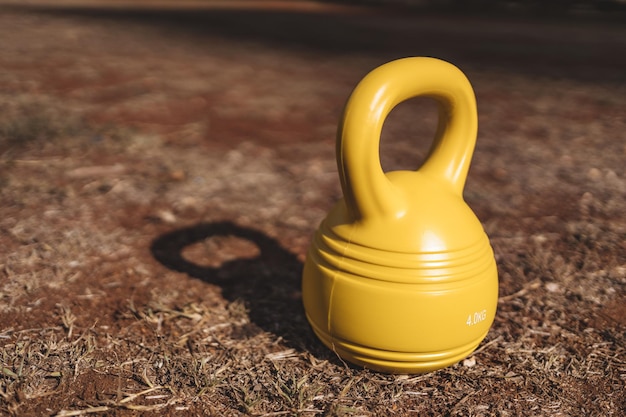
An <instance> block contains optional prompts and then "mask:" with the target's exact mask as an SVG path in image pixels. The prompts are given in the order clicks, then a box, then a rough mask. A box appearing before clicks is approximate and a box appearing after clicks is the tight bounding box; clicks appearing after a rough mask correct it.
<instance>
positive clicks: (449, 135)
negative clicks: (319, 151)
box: [336, 58, 478, 219]
mask: <svg viewBox="0 0 626 417" xmlns="http://www.w3.org/2000/svg"><path fill="white" fill-rule="evenodd" d="M418 96H423V97H431V98H433V99H435V100H436V101H437V102H438V104H439V124H438V128H437V133H436V134H435V138H434V141H433V144H432V146H431V148H430V151H429V154H428V156H427V158H426V160H425V162H424V163H423V164H422V166H421V167H420V168H419V170H418V171H419V172H420V173H422V174H425V175H428V176H429V177H431V178H432V179H434V180H439V181H441V182H442V183H443V184H448V185H449V186H450V187H451V189H452V190H453V191H454V192H455V193H457V194H459V195H460V196H462V194H463V187H464V186H465V180H466V178H467V173H468V170H469V165H470V160H471V158H472V154H473V152H474V146H475V144H476V134H477V130H478V117H477V113H476V99H475V97H474V91H473V90H472V87H471V85H470V83H469V81H468V79H467V78H466V77H465V75H464V74H463V73H462V72H461V71H460V70H459V69H458V68H457V67H455V66H454V65H452V64H450V63H448V62H445V61H442V60H439V59H435V58H403V59H399V60H396V61H392V62H389V63H387V64H385V65H382V66H380V67H378V68H376V69H375V70H373V71H372V72H370V73H369V74H368V75H367V76H365V78H363V80H362V81H361V82H360V83H359V84H358V85H357V87H356V88H355V89H354V92H353V93H352V95H351V96H350V98H349V100H348V102H347V104H346V107H345V110H344V113H343V117H342V120H341V123H340V124H339V130H338V132H337V153H336V154H337V165H338V169H339V177H340V180H341V187H342V190H343V194H344V199H345V201H346V205H347V208H348V210H349V211H350V212H351V214H352V215H353V217H354V218H355V219H363V218H372V217H380V216H384V217H387V216H394V217H397V216H400V215H401V214H402V213H403V212H404V211H406V209H407V207H406V204H407V202H406V201H404V198H403V197H402V193H401V192H400V190H398V189H397V188H396V187H395V186H394V185H393V184H392V183H391V182H390V181H389V180H388V179H387V177H386V175H385V173H384V172H383V169H382V166H381V164H380V153H379V146H380V135H381V132H382V127H383V123H384V121H385V119H386V118H387V116H388V115H389V113H390V112H391V110H392V109H393V108H394V107H395V106H396V105H398V104H399V103H401V102H403V101H405V100H408V99H410V98H413V97H418Z"/></svg>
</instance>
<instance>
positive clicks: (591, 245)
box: [0, 2, 626, 416]
mask: <svg viewBox="0 0 626 417" xmlns="http://www.w3.org/2000/svg"><path fill="white" fill-rule="evenodd" d="M39 3H41V2H39ZM68 3H76V2H68ZM83 3H85V2H83ZM100 3H102V2H100ZM248 3H251V2H248ZM256 3H257V4H261V3H262V2H256ZM57 4H58V3H57ZM142 4H143V5H144V6H145V4H146V3H145V2H142ZM264 4H265V6H267V5H268V2H265V3H264ZM265 6H264V7H260V8H261V9H264V10H259V7H257V6H255V7H252V6H250V5H248V6H246V7H247V8H244V9H239V10H236V9H231V10H217V9H212V8H210V7H207V6H206V4H205V6H203V7H202V8H196V7H195V6H193V5H192V6H189V7H184V8H183V7H181V8H179V9H171V8H170V9H168V10H161V9H159V8H158V7H156V8H155V7H142V8H132V7H130V8H128V7H122V8H117V9H111V8H106V7H104V8H103V7H100V8H98V7H96V8H84V7H78V6H70V7H60V8H59V7H55V8H41V7H33V8H26V9H15V8H4V9H0V39H1V41H0V186H1V188H0V199H1V200H0V201H1V203H0V345H1V349H0V356H1V361H2V363H1V366H2V372H1V373H0V414H1V415H20V416H30V415H32V416H41V415H56V416H71V415H83V414H93V415H119V416H130V415H140V414H142V415H152V414H154V415H182V416H184V415H216V416H231V415H233V416H234V415H258V416H262V415H266V416H279V415H301V416H314V415H327V416H358V415H366V416H391V415H398V416H401V415H416V416H417V415H420V416H427V415H432V416H439V415H451V416H483V415H485V416H491V415H493V416H496V415H497V416H517V415H520V416H526V415H533V416H535V415H546V416H583V415H584V416H620V415H624V414H625V412H626V411H625V410H626V394H625V389H624V386H625V383H626V350H625V349H626V346H625V336H626V297H625V295H626V255H625V253H626V243H625V241H626V172H625V170H624V166H625V163H624V162H625V160H626V115H625V113H624V109H626V84H625V81H626V57H625V56H624V54H623V53H620V51H624V50H626V45H625V44H626V29H625V27H624V25H619V24H617V23H616V22H611V21H597V20H590V19H588V18H586V19H583V18H580V17H577V18H575V19H569V20H557V21H544V20H530V19H521V18H514V17H500V18H494V17H476V16H474V17H460V16H447V17H446V16H443V15H425V16H424V15H407V14H405V15H402V16H400V15H395V16H394V15H388V14H384V13H382V12H375V13H374V14H372V13H365V12H363V11H358V12H356V11H354V12H351V11H346V10H339V9H333V10H332V11H328V12H327V11H324V9H323V8H322V9H315V8H314V9H315V10H311V8H308V9H307V10H296V8H293V7H291V10H288V11H285V10H283V9H282V8H281V7H283V6H281V5H280V4H279V3H278V2H274V3H272V4H271V6H272V7H271V8H268V7H265ZM305 9H306V8H305ZM411 55H417V56H421V55H430V56H438V57H441V58H444V59H448V60H450V61H452V62H454V63H455V64H457V65H458V66H460V67H461V68H462V69H463V70H464V71H465V72H466V74H467V75H468V77H469V78H470V80H471V81H472V83H473V85H474V88H475V90H476V95H477V100H478V106H479V115H480V116H479V117H480V131H479V138H478V145H477V149H476V152H475V154H474V160H473V165H472V169H471V171H470V176H469V180H468V183H467V187H466V190H465V197H466V200H467V201H468V203H469V205H470V206H471V207H472V208H473V209H474V210H475V212H476V214H477V215H478V217H479V218H480V219H481V221H482V222H483V224H484V227H485V229H486V231H487V233H488V235H489V236H490V238H491V242H492V245H493V247H494V250H495V253H496V258H497V262H498V267H499V273H500V299H499V303H498V313H497V317H496V320H495V323H494V324H493V327H492V329H491V332H490V333H489V335H488V336H487V338H486V339H485V341H484V342H483V343H482V344H481V346H480V347H479V349H478V350H477V352H476V353H475V354H474V355H472V356H471V357H470V358H468V360H466V361H463V362H462V363H459V364H457V365H455V366H452V367H449V368H446V369H443V370H441V371H437V372H433V373H430V374H426V375H417V376H415V375H408V376H407V375H395V376H391V375H384V374H378V373H375V372H371V371H368V370H362V369H358V368H355V367H351V366H348V365H346V364H345V363H342V361H341V360H339V359H338V358H337V357H336V356H335V355H334V354H333V353H332V352H331V351H329V350H328V349H326V348H325V347H323V346H322V345H321V343H319V342H318V341H317V339H316V338H315V337H314V335H313V334H312V332H311V330H310V329H309V327H308V325H307V323H306V320H305V319H304V316H303V311H302V308H301V301H300V292H299V286H300V283H299V281H300V271H301V268H302V262H303V260H304V255H305V252H306V248H307V247H308V244H309V241H310V236H311V234H312V233H313V231H314V230H315V229H316V227H317V225H318V223H319V221H320V220H321V219H322V218H323V216H324V215H325V213H326V211H327V210H328V209H329V208H330V206H331V205H332V203H333V202H334V201H336V200H337V199H338V198H339V197H340V195H341V194H340V188H339V184H338V179H337V174H336V167H335V160H334V132H335V129H336V125H337V122H338V119H339V117H340V114H341V110H342V107H343V104H344V102H345V100H346V98H347V97H348V95H349V93H350V91H351V89H352V88H353V87H354V85H355V84H356V82H357V81H358V80H359V79H360V78H361V77H362V76H363V75H364V74H365V73H367V72H368V71H369V70H371V69H373V68H374V67H376V66H377V65H379V64H382V63H383V62H386V61H388V60H390V59H393V58H397V57H402V56H411ZM435 124H436V114H435V108H434V106H433V105H432V103H429V102H427V101H422V100H412V101H410V102H407V103H405V104H403V105H401V106H400V107H398V108H397V109H396V110H394V112H392V114H391V115H390V117H389V119H388V120H387V123H386V125H385V128H384V131H383V140H382V149H381V153H382V161H383V166H384V167H385V169H398V168H416V167H417V166H418V165H419V162H420V161H421V159H422V158H423V157H424V155H425V152H426V151H427V149H428V145H429V143H430V140H431V137H432V134H433V132H434V126H435Z"/></svg>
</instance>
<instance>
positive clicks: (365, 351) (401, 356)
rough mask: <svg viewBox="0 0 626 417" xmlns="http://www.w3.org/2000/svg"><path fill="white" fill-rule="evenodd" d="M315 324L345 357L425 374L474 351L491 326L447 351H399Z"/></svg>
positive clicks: (324, 339) (388, 370) (384, 369)
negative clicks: (373, 345)
mask: <svg viewBox="0 0 626 417" xmlns="http://www.w3.org/2000/svg"><path fill="white" fill-rule="evenodd" d="M309 322H310V321H309ZM310 323H311V322H310ZM311 325H312V328H313V331H314V332H315V334H316V335H317V337H318V338H319V339H320V340H321V341H322V343H324V345H326V346H327V347H328V348H329V349H331V350H332V351H333V352H335V353H336V354H337V355H338V356H339V357H340V358H342V359H343V360H346V361H348V362H350V363H352V364H355V365H358V366H362V367H364V368H367V369H372V370H374V371H378V372H385V373H392V374H421V373H426V372H432V371H435V370H437V369H441V368H445V367H447V366H450V365H454V364H455V363H457V362H459V361H461V360H463V359H464V358H466V357H468V356H469V355H471V353H472V352H473V351H474V350H476V348H477V347H478V345H479V344H480V342H482V340H483V339H484V338H485V337H486V336H487V333H488V332H489V330H487V331H486V332H485V333H484V334H482V335H481V336H480V337H478V338H476V339H474V340H472V341H471V342H469V343H467V344H465V345H463V346H458V347H455V348H452V349H448V350H445V351H439V352H397V351H390V350H382V349H376V348H371V347H366V346H361V345H358V344H354V343H351V342H348V341H345V340H341V339H337V338H335V337H332V336H330V335H329V334H328V333H326V332H324V331H321V329H319V328H317V326H315V325H314V324H313V323H311Z"/></svg>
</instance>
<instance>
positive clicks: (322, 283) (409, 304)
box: [302, 58, 498, 373]
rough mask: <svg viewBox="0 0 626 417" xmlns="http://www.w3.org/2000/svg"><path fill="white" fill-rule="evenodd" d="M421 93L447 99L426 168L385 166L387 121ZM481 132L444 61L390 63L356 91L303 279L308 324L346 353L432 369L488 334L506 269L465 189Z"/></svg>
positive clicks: (466, 92) (398, 369)
mask: <svg viewBox="0 0 626 417" xmlns="http://www.w3.org/2000/svg"><path fill="white" fill-rule="evenodd" d="M416 96H427V97H432V98H433V99H435V100H436V101H437V102H438V104H439V126H438V130H437V133H436V136H435V139H434V141H433V144H432V146H431V149H430V152H429V155H428V156H427V158H426V160H425V162H424V163H423V165H422V166H421V167H420V168H419V169H418V170H417V171H392V172H388V173H384V172H383V170H382V167H381V165H380V157H379V151H378V147H379V144H380V133H381V131H382V126H383V123H384V120H385V118H386V117H387V115H388V114H389V112H390V111H391V110H392V109H393V107H395V106H396V105H397V104H399V103H400V102H402V101H404V100H407V99H409V98H412V97H416ZM476 132H477V115H476V103H475V98H474V93H473V90H472V88H471V85H470V84H469V81H468V80H467V78H466V77H465V76H464V75H463V73H462V72H461V71H460V70H458V69H457V68H456V67H454V66H453V65H451V64H449V63H447V62H444V61H441V60H438V59H434V58H405V59H400V60H397V61H393V62H390V63H388V64H385V65H383V66H381V67H379V68H377V69H375V70H374V71H372V72H371V73H370V74H368V75H367V76H366V77H365V78H364V79H363V80H362V81H361V82H360V83H359V85H358V86H357V87H356V88H355V90H354V92H353V93H352V95H351V97H350V99H349V100H348V103H347V104H346V108H345V111H344V114H343V117H342V120H341V123H340V125H339V130H338V134H337V149H336V152H337V165H338V169H339V177H340V181H341V186H342V190H343V199H341V200H340V201H339V202H338V203H337V204H336V205H335V206H334V207H333V208H332V210H331V211H330V213H329V214H328V215H327V217H326V218H325V219H324V220H323V221H322V223H321V224H320V227H319V229H318V230H317V232H316V233H315V235H314V238H313V241H312V244H311V247H310V248H309V251H308V254H307V259H306V262H305V266H304V271H303V278H302V297H303V302H304V308H305V311H306V315H307V319H308V320H309V323H310V324H311V326H312V328H313V330H314V331H315V333H316V334H317V336H318V337H319V338H320V339H321V340H322V342H323V343H324V344H325V345H327V346H328V347H329V348H330V349H332V350H333V351H335V352H336V353H337V354H338V355H339V356H340V357H342V358H343V359H345V360H348V361H350V362H352V363H355V364H358V365H362V366H364V367H367V368H371V369H374V370H378V371H384V372H393V373H419V372H427V371H431V370H435V369H439V368H442V367H445V366H448V365H451V364H453V363H455V362H458V361H459V360H461V359H463V358H464V357H466V356H468V355H469V354H470V353H471V352H473V351H474V349H475V348H476V347H477V346H478V344H479V343H480V342H481V341H482V340H483V338H484V337H485V336H486V335H487V332H488V331H489V328H490V326H491V324H492V322H493V319H494V316H495V312H496V306H497V298H498V278H497V269H496V264H495V260H494V256H493V251H492V249H491V246H490V245H489V240H488V238H487V235H486V234H485V232H484V230H483V228H482V225H481V223H480V222H479V220H478V219H477V218H476V216H475V215H474V213H473V212H472V211H471V209H470V208H469V207H468V206H467V204H466V203H465V201H464V200H463V195H462V194H463V187H464V185H465V179H466V177H467V173H468V170H469V164H470V159H471V156H472V153H473V150H474V146H475V142H476Z"/></svg>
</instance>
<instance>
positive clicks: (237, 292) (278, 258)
mask: <svg viewBox="0 0 626 417" xmlns="http://www.w3.org/2000/svg"><path fill="white" fill-rule="evenodd" d="M218 236H219V237H235V238H239V239H243V240H246V241H248V242H250V243H252V244H254V245H255V246H256V247H257V248H258V250H259V252H260V253H259V255H258V256H256V257H254V258H251V259H234V260H231V261H228V262H224V263H223V264H221V265H220V266H219V267H215V268H213V267H207V266H202V265H198V264H196V263H194V262H192V261H190V260H187V259H186V258H185V257H184V256H183V250H184V249H185V248H187V247H189V246H191V245H193V244H195V243H199V242H202V241H205V240H206V239H209V238H211V237H218ZM151 252H152V255H153V256H154V257H155V258H156V259H157V260H158V261H159V262H160V263H161V264H163V265H164V266H165V267H167V268H169V269H171V270H174V271H178V272H182V273H185V274H187V275H189V276H191V277H193V278H196V279H200V280H202V281H204V282H206V283H208V284H213V285H217V286H219V287H220V288H221V290H222V294H223V296H224V297H225V298H226V299H228V300H229V301H235V300H242V301H243V302H244V303H245V304H246V307H247V308H248V309H249V317H250V320H251V321H252V322H253V323H254V324H256V325H257V326H259V327H260V328H262V329H263V330H266V331H268V332H271V333H273V334H275V335H277V336H279V337H282V338H283V339H284V340H285V342H286V343H287V344H289V345H290V346H291V347H294V348H297V349H302V350H307V351H311V352H315V351H320V352H324V350H323V346H322V345H321V343H320V342H318V341H317V339H316V338H315V335H314V334H313V332H312V330H311V329H310V327H309V324H308V322H307V320H306V318H305V315H304V308H303V307H302V300H301V296H300V279H301V274H302V263H301V262H299V261H298V260H297V259H296V257H295V255H293V254H292V253H290V252H289V251H287V250H286V249H284V248H282V247H281V246H280V244H279V243H278V242H276V241H275V240H274V239H272V238H270V237H268V236H267V235H265V234H264V233H262V232H259V231H257V230H253V229H250V228H246V227H241V226H238V225H236V224H233V223H230V222H220V223H200V224H197V225H194V226H191V227H187V228H184V229H178V230H174V231H172V232H169V233H166V234H164V235H162V236H159V237H158V238H157V239H155V240H154V242H153V243H152V246H151ZM324 354H327V352H325V353H324Z"/></svg>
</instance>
